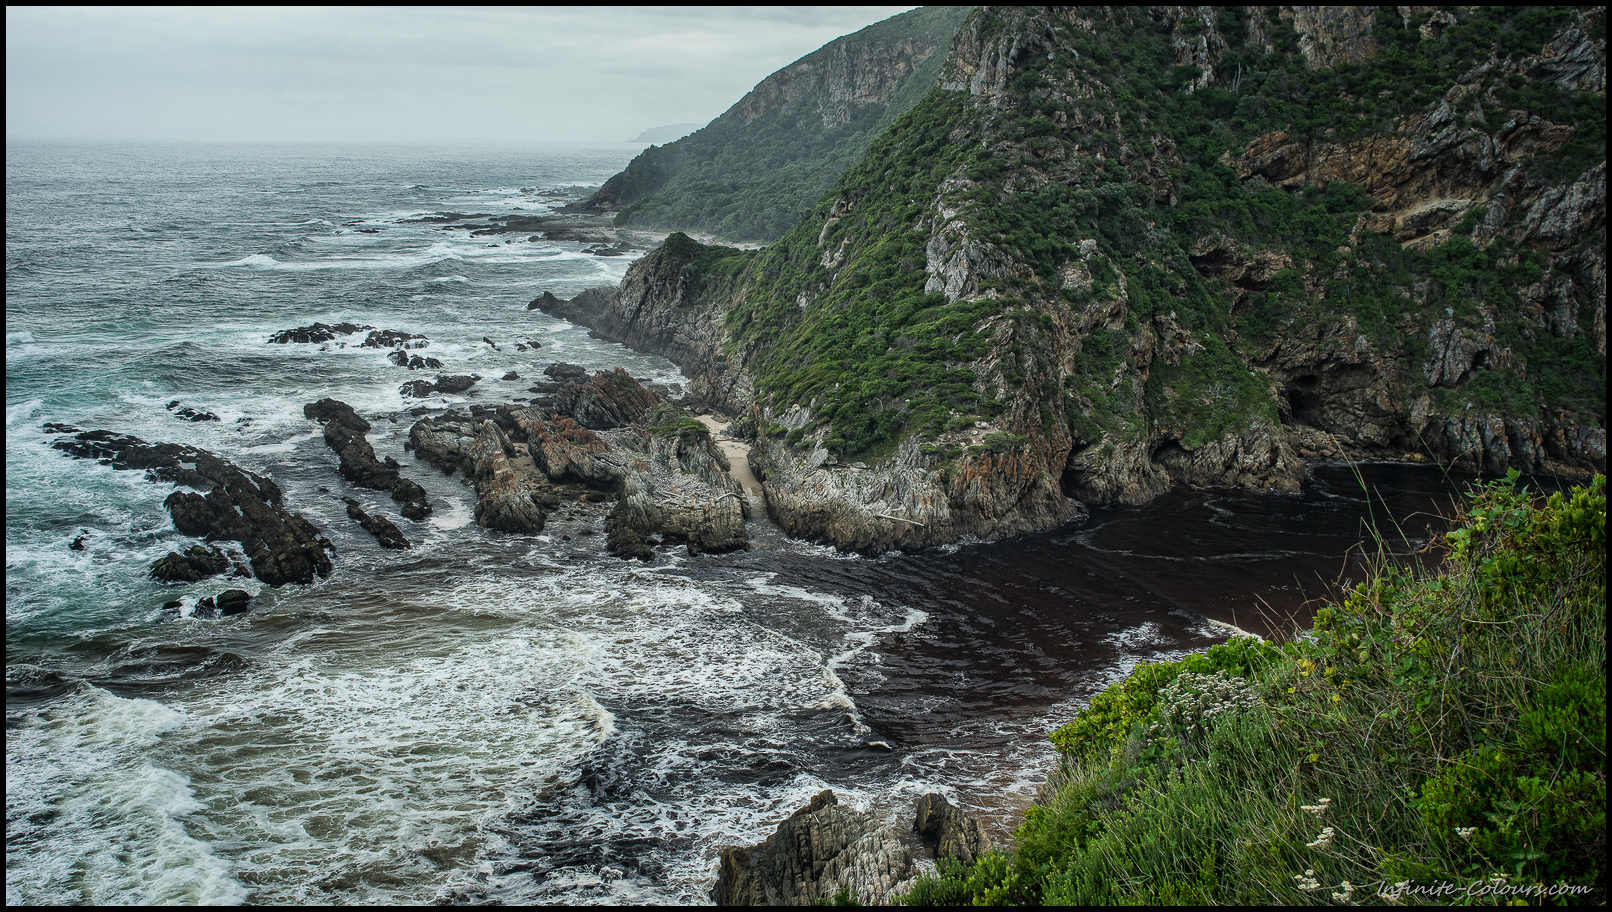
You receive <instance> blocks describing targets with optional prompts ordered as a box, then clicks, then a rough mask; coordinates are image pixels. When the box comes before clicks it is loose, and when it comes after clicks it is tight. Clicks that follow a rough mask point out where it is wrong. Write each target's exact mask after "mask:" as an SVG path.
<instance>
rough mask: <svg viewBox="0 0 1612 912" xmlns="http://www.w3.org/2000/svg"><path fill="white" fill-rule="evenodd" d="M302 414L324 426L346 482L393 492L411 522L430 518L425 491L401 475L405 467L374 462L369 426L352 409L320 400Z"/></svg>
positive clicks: (391, 461) (388, 461) (394, 462)
mask: <svg viewBox="0 0 1612 912" xmlns="http://www.w3.org/2000/svg"><path fill="white" fill-rule="evenodd" d="M302 413H303V415H304V416H305V417H307V418H308V419H310V420H313V421H320V422H323V423H324V425H325V433H324V437H325V444H326V445H327V446H329V447H330V448H331V449H332V450H334V451H335V452H336V456H337V458H338V459H339V460H340V464H341V475H342V477H343V478H345V479H347V480H348V481H351V482H352V483H353V484H355V485H358V486H359V487H361V488H370V489H372V490H376V491H388V492H390V493H391V495H392V499H393V500H395V501H397V502H398V503H399V504H401V505H402V513H403V515H404V517H406V518H408V519H412V520H415V521H419V520H422V519H425V518H426V517H427V516H429V515H430V513H431V505H430V504H429V503H428V502H427V500H426V494H425V489H424V488H422V487H420V485H419V483H418V482H415V481H412V480H410V479H407V478H404V477H403V476H402V475H401V474H400V473H399V470H400V469H401V468H402V466H401V465H400V464H399V463H398V461H397V460H395V459H393V458H392V457H390V456H388V457H386V459H385V460H384V461H382V460H379V459H377V458H375V448H374V447H373V446H371V445H370V442H369V440H368V439H367V438H366V437H365V433H366V432H368V431H369V429H370V423H369V422H368V421H367V420H365V419H364V418H362V417H360V416H359V415H358V413H357V412H354V411H353V409H352V407H351V406H349V405H348V404H347V403H345V402H342V401H341V400H339V399H321V400H319V401H318V402H312V403H309V404H308V405H305V406H303V408H302Z"/></svg>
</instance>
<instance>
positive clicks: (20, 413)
mask: <svg viewBox="0 0 1612 912" xmlns="http://www.w3.org/2000/svg"><path fill="white" fill-rule="evenodd" d="M44 404H45V402H44V400H42V399H28V400H25V401H22V402H19V403H17V404H16V405H8V406H6V427H7V428H10V427H11V426H12V425H14V424H17V423H19V422H23V421H28V420H29V419H31V418H33V417H34V415H36V414H38V413H39V409H40V407H41V406H43V405H44Z"/></svg>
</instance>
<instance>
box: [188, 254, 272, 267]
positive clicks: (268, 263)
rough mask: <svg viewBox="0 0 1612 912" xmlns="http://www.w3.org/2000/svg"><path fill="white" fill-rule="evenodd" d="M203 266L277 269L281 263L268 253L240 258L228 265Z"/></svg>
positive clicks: (213, 264)
mask: <svg viewBox="0 0 1612 912" xmlns="http://www.w3.org/2000/svg"><path fill="white" fill-rule="evenodd" d="M203 265H210V266H262V267H265V268H272V267H275V266H279V265H280V261H279V260H277V259H275V258H274V257H271V256H269V255H268V254H266V253H254V254H252V255H251V256H249V257H242V258H240V259H238V260H232V261H230V262H228V263H209V264H203Z"/></svg>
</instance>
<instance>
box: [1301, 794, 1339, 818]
mask: <svg viewBox="0 0 1612 912" xmlns="http://www.w3.org/2000/svg"><path fill="white" fill-rule="evenodd" d="M1331 806H1332V799H1331V798H1322V799H1321V800H1320V801H1317V802H1316V803H1315V804H1301V805H1299V810H1301V811H1309V812H1310V813H1312V814H1314V815H1315V816H1317V817H1320V816H1321V815H1322V814H1325V813H1326V812H1327V808H1329V807H1331Z"/></svg>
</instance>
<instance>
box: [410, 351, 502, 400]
mask: <svg viewBox="0 0 1612 912" xmlns="http://www.w3.org/2000/svg"><path fill="white" fill-rule="evenodd" d="M433 360H435V359H433ZM480 380H481V377H479V376H477V375H475V374H468V375H467V374H442V375H439V376H438V377H437V379H436V381H435V382H428V381H425V380H410V381H409V382H408V383H405V384H403V385H402V386H401V387H400V388H399V389H398V392H400V393H402V394H403V395H404V396H405V397H408V398H410V399H425V398H427V397H430V396H435V395H436V394H438V393H449V394H454V395H457V394H459V393H462V392H464V391H465V390H468V389H470V388H471V387H472V386H475V385H476V383H477V382H478V381H480Z"/></svg>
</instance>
